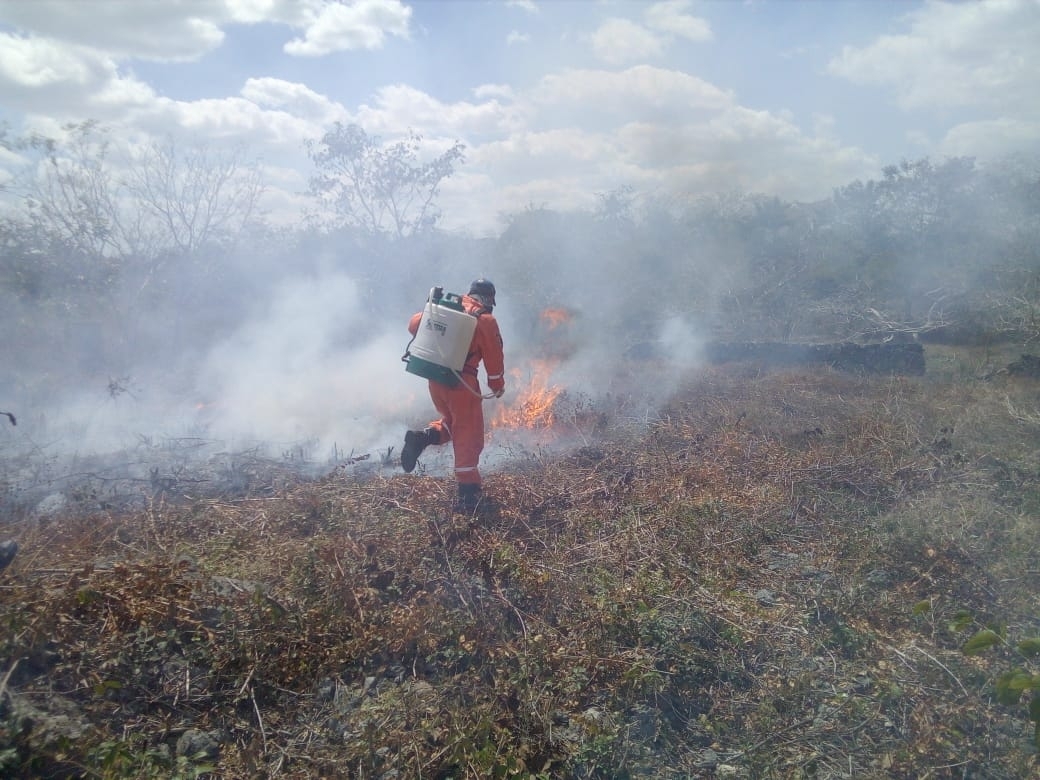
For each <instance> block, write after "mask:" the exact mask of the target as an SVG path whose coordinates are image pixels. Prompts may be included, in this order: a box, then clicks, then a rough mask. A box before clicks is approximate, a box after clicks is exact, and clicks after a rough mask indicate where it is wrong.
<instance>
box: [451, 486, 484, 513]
mask: <svg viewBox="0 0 1040 780" xmlns="http://www.w3.org/2000/svg"><path fill="white" fill-rule="evenodd" d="M479 503H480V485H470V484H461V483H460V484H459V498H458V500H457V501H456V502H455V511H456V512H458V513H459V514H463V515H471V514H473V513H474V512H475V511H476V510H477V504H479Z"/></svg>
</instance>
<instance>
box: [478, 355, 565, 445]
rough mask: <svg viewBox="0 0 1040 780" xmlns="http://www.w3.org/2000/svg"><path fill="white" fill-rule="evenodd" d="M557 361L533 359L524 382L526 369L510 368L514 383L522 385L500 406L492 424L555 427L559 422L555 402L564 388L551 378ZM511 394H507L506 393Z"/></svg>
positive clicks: (517, 385) (521, 426) (514, 384)
mask: <svg viewBox="0 0 1040 780" xmlns="http://www.w3.org/2000/svg"><path fill="white" fill-rule="evenodd" d="M557 363H558V361H555V360H533V361H531V365H530V379H529V380H528V381H527V382H526V383H524V382H523V372H522V371H520V370H518V369H514V370H513V371H512V372H510V375H511V378H512V381H511V382H510V384H511V385H512V386H513V387H520V388H521V389H520V391H519V393H517V394H516V396H515V400H513V402H512V403H509V404H507V405H505V406H501V407H499V409H498V410H497V411H496V412H495V416H494V418H493V419H492V421H491V427H492V428H528V429H534V428H552V426H553V423H555V422H556V416H555V410H554V406H555V404H556V399H557V398H559V396H560V393H562V392H563V388H562V387H560V386H559V385H554V384H551V382H550V379H551V377H552V373H553V371H554V370H555V368H556V365H557ZM507 397H508V396H507Z"/></svg>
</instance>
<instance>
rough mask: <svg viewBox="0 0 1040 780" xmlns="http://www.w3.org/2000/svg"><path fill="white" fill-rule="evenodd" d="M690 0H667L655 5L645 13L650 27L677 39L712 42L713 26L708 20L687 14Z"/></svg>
mask: <svg viewBox="0 0 1040 780" xmlns="http://www.w3.org/2000/svg"><path fill="white" fill-rule="evenodd" d="M690 5H691V3H690V2H689V0H665V2H662V3H654V4H653V5H652V6H650V7H649V8H648V9H647V10H646V13H645V18H646V24H647V26H648V27H651V28H653V29H654V30H658V31H659V32H662V33H665V34H667V35H669V36H674V37H676V38H685V39H687V40H689V41H708V40H711V37H712V36H711V25H709V24H708V22H707V20H705V19H701V18H700V17H697V16H693V15H691V14H688V13H685V11H686V10H687V9H688V8H689V7H690Z"/></svg>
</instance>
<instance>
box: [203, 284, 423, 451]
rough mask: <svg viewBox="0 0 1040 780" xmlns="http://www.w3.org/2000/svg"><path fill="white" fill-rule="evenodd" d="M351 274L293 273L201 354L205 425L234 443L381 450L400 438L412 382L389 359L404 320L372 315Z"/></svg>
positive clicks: (403, 339)
mask: <svg viewBox="0 0 1040 780" xmlns="http://www.w3.org/2000/svg"><path fill="white" fill-rule="evenodd" d="M359 301H361V295H360V291H359V288H358V284H357V283H356V282H355V281H354V280H353V279H351V278H349V277H347V276H344V275H340V274H332V275H328V276H324V277H314V278H310V279H302V280H295V281H291V282H289V283H288V284H286V285H285V286H283V287H281V288H279V289H278V290H277V291H276V293H275V295H274V297H273V298H272V299H271V300H270V301H268V302H267V303H266V304H265V305H263V306H262V307H259V308H258V310H257V311H256V312H255V313H254V314H253V315H252V316H251V317H250V318H249V319H248V320H247V321H246V322H244V323H243V324H242V325H241V327H239V328H238V329H237V330H236V331H235V332H234V333H233V334H232V335H231V336H230V337H229V338H227V339H225V340H224V341H222V342H220V343H218V344H216V345H215V346H214V348H213V349H212V350H211V351H210V353H209V355H208V356H207V357H206V359H205V363H204V366H203V369H202V371H201V372H200V376H199V381H198V390H199V393H200V397H201V398H202V399H203V401H202V403H204V404H206V408H211V409H212V412H213V414H212V423H211V426H210V432H211V433H212V434H213V435H216V436H218V437H220V438H223V439H226V440H228V441H229V442H232V443H233V444H234V445H235V446H252V445H257V444H264V443H267V444H273V445H275V446H282V445H288V444H291V443H293V442H299V441H301V440H311V441H313V442H316V446H317V448H318V450H319V451H331V450H333V449H335V450H338V451H344V450H345V451H351V450H360V451H368V450H370V449H380V448H382V449H385V448H386V447H387V446H390V445H391V444H392V443H395V442H396V441H397V439H399V438H400V435H401V431H400V426H401V422H402V417H403V416H405V414H406V413H407V412H408V411H409V410H410V409H411V408H413V407H414V405H415V400H416V397H417V396H418V393H417V383H416V382H415V381H414V378H412V377H409V376H407V375H406V374H405V373H404V371H403V368H402V364H401V363H400V362H399V361H397V360H396V359H395V358H396V357H397V356H399V355H400V354H401V353H402V352H403V351H404V345H405V344H406V343H407V332H406V331H405V328H404V323H403V322H396V321H395V322H369V321H368V317H369V315H367V313H366V311H365V309H364V308H362V307H360V306H359V305H358V302H359Z"/></svg>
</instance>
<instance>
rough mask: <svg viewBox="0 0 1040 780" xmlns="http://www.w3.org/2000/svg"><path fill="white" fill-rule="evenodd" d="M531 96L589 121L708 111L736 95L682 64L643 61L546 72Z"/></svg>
mask: <svg viewBox="0 0 1040 780" xmlns="http://www.w3.org/2000/svg"><path fill="white" fill-rule="evenodd" d="M530 97H531V99H532V100H533V101H534V102H535V103H536V104H537V105H538V106H540V107H542V108H550V107H551V108H553V109H555V110H556V111H562V112H564V113H565V114H566V115H567V116H571V115H573V116H574V117H575V118H578V117H581V116H585V117H586V118H587V120H586V121H591V120H593V119H599V118H607V117H613V118H615V119H617V118H626V119H632V118H634V117H639V118H643V119H646V118H649V117H654V118H657V119H659V120H661V121H663V120H665V119H667V118H669V117H676V116H683V117H689V116H692V115H703V114H704V113H705V112H709V113H710V112H714V111H718V110H720V109H722V108H725V107H727V106H730V105H732V104H733V102H734V98H733V95H732V94H730V93H729V92H725V91H723V90H721V89H719V88H718V87H716V86H714V85H713V84H709V83H708V82H706V81H704V80H703V79H700V78H697V77H696V76H691V75H690V74H688V73H683V72H682V71H677V70H668V69H664V68H655V67H652V66H649V65H637V66H635V67H632V68H628V69H626V70H623V71H619V72H614V71H607V70H591V69H574V70H566V71H562V72H560V73H555V74H551V75H548V76H546V77H544V78H543V79H542V80H541V81H540V82H539V83H538V84H537V85H536V87H535V88H534V89H533V90H532V92H531V96H530Z"/></svg>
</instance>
